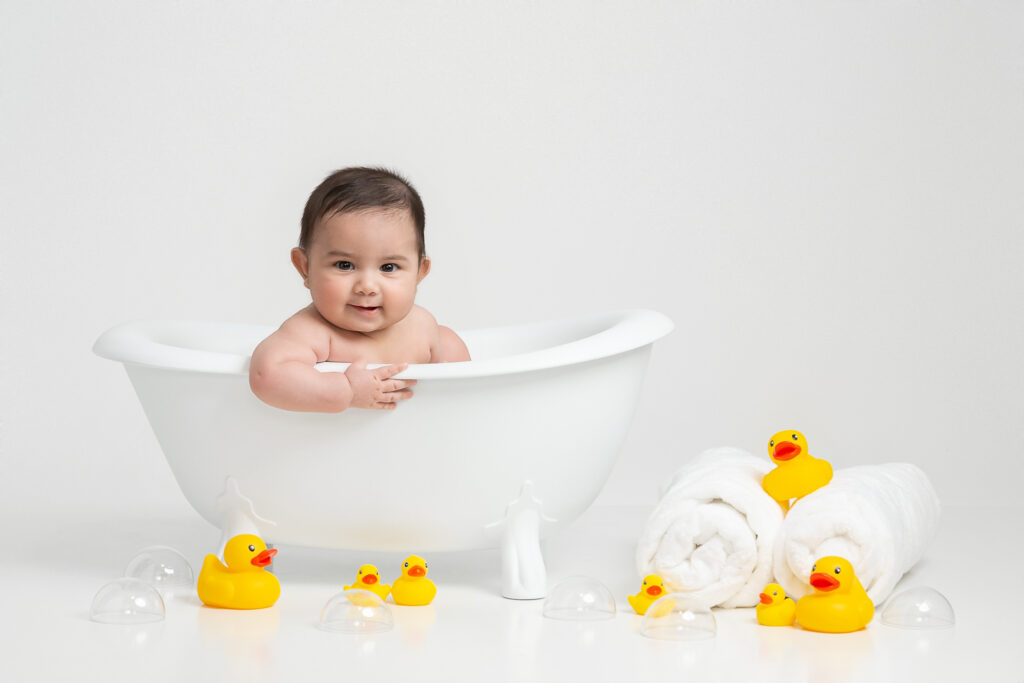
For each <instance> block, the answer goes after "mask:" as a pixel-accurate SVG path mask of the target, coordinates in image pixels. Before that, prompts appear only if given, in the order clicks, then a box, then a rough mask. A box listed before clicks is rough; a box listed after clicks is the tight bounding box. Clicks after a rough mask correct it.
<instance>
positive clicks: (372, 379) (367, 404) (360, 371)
mask: <svg viewBox="0 0 1024 683" xmlns="http://www.w3.org/2000/svg"><path fill="white" fill-rule="evenodd" d="M408 367H409V364H408V363H400V364H398V365H385V366H384V367H382V368H377V369H376V370H367V369H366V362H365V361H359V362H357V363H352V364H351V365H350V366H348V370H346V371H345V377H347V378H348V383H349V385H351V387H352V403H351V404H350V405H352V406H353V407H356V408H372V409H376V410H394V409H395V408H396V407H397V406H398V401H404V400H406V399H409V398H412V391H410V390H409V387H411V386H412V385H414V384H416V380H414V379H391V378H392V377H394V376H395V375H397V374H398V373H400V372H402V371H404V370H405V369H406V368H408Z"/></svg>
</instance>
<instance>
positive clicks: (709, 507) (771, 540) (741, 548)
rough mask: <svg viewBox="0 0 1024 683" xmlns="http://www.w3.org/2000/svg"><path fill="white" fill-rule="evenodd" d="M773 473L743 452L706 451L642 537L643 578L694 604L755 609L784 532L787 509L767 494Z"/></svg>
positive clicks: (671, 486)
mask: <svg viewBox="0 0 1024 683" xmlns="http://www.w3.org/2000/svg"><path fill="white" fill-rule="evenodd" d="M771 468H772V464H771V463H770V462H769V461H768V460H766V459H763V458H756V457H754V456H753V455H751V454H750V453H747V452H746V451H742V450H739V449H737V448H715V449H712V450H709V451H705V452H703V453H701V454H700V455H698V456H697V457H696V458H694V459H693V460H692V461H691V462H689V463H687V464H686V465H684V466H683V467H682V468H680V469H679V470H678V471H677V472H676V473H675V474H674V475H673V476H672V479H671V480H670V481H669V483H668V485H667V486H666V487H665V493H664V494H663V495H662V498H661V500H660V501H659V502H658V505H657V506H656V507H655V509H654V512H653V513H652V514H651V517H650V519H648V520H647V524H646V525H645V526H644V530H643V532H642V533H641V535H640V542H639V543H638V545H637V551H636V564H637V568H638V570H639V572H640V575H641V576H643V575H646V574H657V575H659V576H660V577H661V578H662V579H664V581H665V583H666V585H667V586H668V588H669V589H670V590H672V591H673V592H679V593H685V594H687V595H689V596H690V597H691V598H692V599H693V601H694V603H695V604H700V605H706V606H708V607H713V606H715V605H721V606H723V607H750V606H753V605H756V604H757V603H758V601H759V600H758V595H759V594H760V592H761V591H762V590H763V589H764V587H765V585H766V584H768V583H771V580H772V577H771V570H772V549H773V548H774V546H775V538H776V534H777V533H778V531H779V528H780V527H781V526H782V508H780V507H779V504H778V503H776V502H775V501H774V500H772V498H771V497H770V496H769V495H768V494H767V493H765V492H764V489H762V488H761V479H762V478H763V477H764V475H765V473H767V472H768V471H769V470H770V469H771Z"/></svg>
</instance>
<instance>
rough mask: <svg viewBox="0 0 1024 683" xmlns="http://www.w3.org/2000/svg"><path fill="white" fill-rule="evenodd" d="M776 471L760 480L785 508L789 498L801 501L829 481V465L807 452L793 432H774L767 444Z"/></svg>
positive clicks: (799, 435)
mask: <svg viewBox="0 0 1024 683" xmlns="http://www.w3.org/2000/svg"><path fill="white" fill-rule="evenodd" d="M768 455H769V456H771V459H772V462H774V463H775V465H776V467H775V469H773V470H772V471H771V472H769V473H768V474H766V475H764V478H763V479H762V480H761V486H762V488H764V490H765V492H766V493H767V494H768V495H769V496H771V497H772V498H774V499H775V500H777V501H778V502H779V503H780V504H781V505H782V506H783V507H784V508H786V509H788V508H789V501H790V499H791V498H803V497H804V496H806V495H807V494H808V493H811V492H812V491H817V490H818V489H820V488H821V487H822V486H824V485H825V484H827V483H829V482H830V481H832V465H831V464H829V462H828V461H826V460H821V459H820V458H815V457H812V456H811V454H810V453H808V452H807V440H806V439H805V438H804V435H803V434H801V433H800V432H798V431H796V430H795V429H787V430H784V431H781V432H777V433H776V434H775V435H774V436H772V438H771V439H770V440H769V441H768Z"/></svg>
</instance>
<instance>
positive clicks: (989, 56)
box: [0, 0, 1024, 509]
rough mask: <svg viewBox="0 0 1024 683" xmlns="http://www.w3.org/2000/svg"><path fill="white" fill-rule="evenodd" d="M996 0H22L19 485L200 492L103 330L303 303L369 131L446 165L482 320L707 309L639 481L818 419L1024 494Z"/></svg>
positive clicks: (658, 392)
mask: <svg viewBox="0 0 1024 683" xmlns="http://www.w3.org/2000/svg"><path fill="white" fill-rule="evenodd" d="M549 5H550V6H549ZM962 5H963V6H960V5H959V4H958V5H956V6H954V5H952V4H950V3H944V4H942V6H939V7H929V6H928V5H926V4H924V3H874V2H871V3H853V2H820V3H802V2H782V3H713V2H709V3H691V2H639V3H638V2H629V3H625V2H604V1H581V0H572V1H563V2H557V3H500V4H499V3H467V2H448V3H440V2H434V3H415V2H398V1H395V0H391V1H387V2H361V3H355V2H319V3H308V2H304V3H281V2H223V3H206V2H176V3H137V2H127V1H126V2H73V1H70V0H67V1H57V2H33V3H14V2H5V3H3V5H0V86H2V87H0V117H2V118H0V164H2V168H0V193H2V194H0V200H2V205H0V224H2V228H3V231H2V244H0V247H2V248H0V259H2V261H0V278H2V279H0V284H2V297H3V298H2V306H3V308H2V314H3V317H2V323H0V324H2V330H3V332H2V348H0V353H2V356H0V368H2V395H0V421H2V427H0V428H2V432H0V439H2V440H0V453H2V472H0V481H2V487H3V495H4V498H5V501H6V502H8V503H11V502H13V503H15V504H18V503H19V501H21V502H26V501H28V500H30V499H33V500H34V499H35V498H36V497H37V496H38V495H39V494H40V492H46V493H45V496H44V497H45V498H46V499H47V500H63V501H69V502H72V503H75V502H81V503H85V502H95V503H96V504H100V503H103V504H107V503H110V502H117V501H123V502H124V504H127V505H140V504H142V505H147V506H149V507H150V508H154V509H155V508H173V509H177V507H178V506H183V505H184V502H183V498H182V497H181V494H180V493H179V492H178V490H177V487H176V486H175V484H174V481H173V478H172V476H171V474H170V470H169V469H168V467H167V465H166V463H165V462H164V460H163V458H162V455H161V454H160V451H159V448H158V446H157V444H156V441H155V439H154V438H153V436H152V434H151V433H150V431H149V427H148V425H147V424H146V422H145V417H144V415H143V413H142V411H141V408H140V407H139V405H138V404H137V402H136V400H135V397H134V395H133V393H132V390H131V388H130V386H129V383H128V380H127V378H126V376H125V374H124V371H123V370H122V369H121V368H120V367H119V366H117V365H115V364H113V363H110V362H108V361H104V360H101V359H99V358H96V357H94V356H93V355H92V354H91V351H90V347H91V345H92V342H93V341H94V340H95V338H96V337H97V336H98V335H99V334H100V333H101V332H102V331H103V330H105V329H106V328H108V327H110V326H112V325H114V324H116V323H119V322H122V321H125V320H130V319H140V318H151V317H159V318H184V319H199V320H230V321H247V322H260V323H276V322H279V321H281V320H283V319H284V318H285V317H286V316H287V315H289V314H290V313H291V312H293V311H294V310H296V309H298V308H299V307H300V306H302V305H304V304H305V302H306V301H307V298H306V297H307V293H306V290H305V289H303V288H302V286H301V283H300V281H299V278H298V276H297V275H295V273H294V272H293V271H292V267H291V265H290V263H289V260H288V250H289V248H290V247H291V246H293V244H294V243H295V240H296V238H297V234H298V220H299V215H300V213H301V210H302V206H303V203H304V201H305V198H306V196H307V194H308V193H309V191H310V190H311V189H312V188H313V186H314V185H315V184H316V183H318V182H319V181H320V180H321V179H322V177H323V176H324V175H326V174H327V173H328V172H330V171H332V170H334V169H335V168H338V167H342V166H346V165H354V164H374V165H386V166H389V167H393V168H396V169H398V170H400V171H402V172H403V173H405V174H407V175H408V176H409V177H410V178H411V179H412V180H413V182H414V183H415V184H416V185H417V187H418V188H419V190H420V192H421V194H422V195H423V198H424V201H425V203H426V208H427V249H428V251H429V253H430V255H431V256H432V258H433V261H434V268H433V272H432V273H431V275H430V276H429V277H428V278H427V279H426V280H425V281H424V283H423V285H422V287H421V290H420V297H419V300H420V302H421V303H422V304H423V305H424V306H426V307H427V308H428V309H430V310H431V311H432V312H433V313H434V314H435V315H436V316H437V318H438V319H439V320H440V321H441V322H442V323H444V324H447V325H450V326H452V327H454V328H456V329H459V328H462V329H468V328H472V327H480V326H487V327H489V326H495V325H504V324H510V323H514V322H521V321H529V320H538V319H549V318H555V317H560V316H568V315H574V314H577V313H587V312H594V311H601V310H608V309H619V308H627V307H646V308H653V309H656V310H659V311H662V312H664V313H666V314H668V315H669V316H670V317H671V318H672V319H673V320H674V321H675V323H676V325H677V329H676V332H675V333H674V334H673V335H672V336H671V337H669V338H667V339H666V340H664V341H662V342H660V343H659V344H658V345H657V347H656V349H655V355H654V359H653V361H652V365H651V372H650V375H649V377H648V381H647V385H646V394H645V396H644V398H643V401H642V403H641V404H640V406H639V408H638V411H637V414H636V419H635V422H634V425H633V429H632V432H631V435H630V437H629V440H628V442H627V444H626V446H625V449H624V452H623V454H622V457H621V460H620V462H619V464H618V466H617V468H616V470H615V473H614V474H613V477H612V479H611V481H610V482H609V484H608V486H607V487H606V489H605V491H604V493H603V494H602V498H601V500H602V501H603V502H605V503H648V502H653V500H654V498H655V496H656V493H657V488H658V486H659V484H660V482H661V480H662V479H663V478H664V476H665V475H667V474H668V473H669V472H671V471H672V470H673V469H674V468H675V467H676V466H677V465H678V464H680V463H681V462H683V461H684V460H685V459H686V458H688V457H690V456H691V455H693V454H695V453H696V452H698V451H700V450H701V449H704V448H706V447H710V446H714V445H724V444H731V445H736V446H740V447H745V448H748V449H751V450H754V451H755V452H758V453H763V452H764V451H763V450H762V449H763V448H764V444H765V442H766V441H767V439H768V437H769V436H770V435H771V434H772V433H773V432H775V431H776V430H778V429H784V428H789V427H793V428H797V429H801V430H803V431H804V432H805V433H806V435H807V437H808V440H809V444H810V449H811V452H812V453H813V454H815V455H817V456H818V457H824V458H827V459H831V460H832V461H833V463H834V464H835V465H836V466H838V467H843V466H849V465H854V464H862V463H873V462H883V461H890V460H905V461H911V462H914V463H917V464H919V465H920V466H921V467H923V468H924V469H925V471H926V472H928V473H929V475H930V476H931V477H932V479H933V481H934V482H935V484H936V486H937V487H938V489H939V493H940V496H941V497H942V499H943V500H944V502H947V503H988V502H999V501H1002V502H1005V501H1010V500H1015V499H1016V495H1017V491H1018V490H1019V487H1020V484H1021V483H1022V482H1024V476H1022V475H1024V465H1022V456H1024V448H1022V442H1024V438H1022V437H1024V401H1022V386H1024V363H1022V360H1021V348H1022V342H1024V316H1022V314H1021V311H1020V309H1021V304H1022V299H1024V297H1022V293H1024V276H1022V275H1021V261H1022V258H1024V238H1022V219H1021V216H1022V215H1024V136H1022V134H1021V125H1022V122H1024V41H1022V40H1021V36H1022V34H1024V5H1021V4H1019V3H1015V2H975V3H962ZM566 392H567V396H566V398H567V400H572V387H566ZM482 457H483V455H482Z"/></svg>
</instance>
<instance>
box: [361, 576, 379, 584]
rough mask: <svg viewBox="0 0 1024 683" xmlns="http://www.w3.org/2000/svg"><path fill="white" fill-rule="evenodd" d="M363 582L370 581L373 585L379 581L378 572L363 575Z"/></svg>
mask: <svg viewBox="0 0 1024 683" xmlns="http://www.w3.org/2000/svg"><path fill="white" fill-rule="evenodd" d="M363 583H368V584H371V585H372V584H375V583H377V575H376V574H367V575H366V576H364V577H363Z"/></svg>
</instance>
